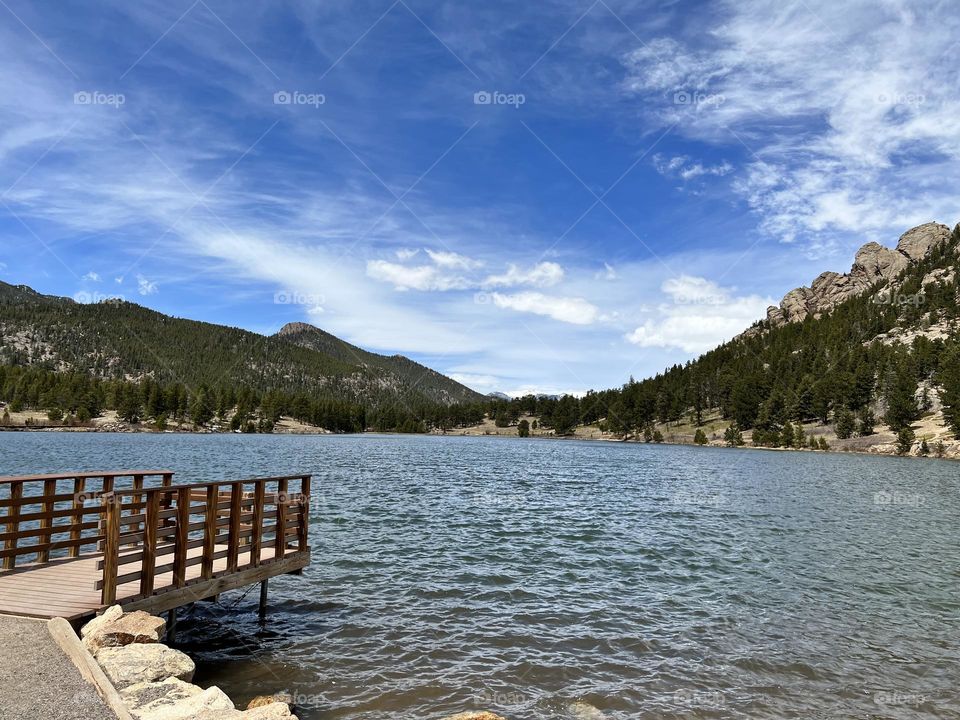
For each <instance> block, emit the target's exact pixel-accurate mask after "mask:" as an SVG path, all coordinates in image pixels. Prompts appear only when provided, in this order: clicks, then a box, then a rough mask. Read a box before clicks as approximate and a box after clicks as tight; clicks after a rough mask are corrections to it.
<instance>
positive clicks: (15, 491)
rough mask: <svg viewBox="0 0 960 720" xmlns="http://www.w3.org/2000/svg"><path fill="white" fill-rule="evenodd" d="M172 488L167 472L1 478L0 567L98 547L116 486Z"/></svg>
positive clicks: (68, 555) (102, 537)
mask: <svg viewBox="0 0 960 720" xmlns="http://www.w3.org/2000/svg"><path fill="white" fill-rule="evenodd" d="M172 484H173V472H171V471H170V470H118V471H115V472H96V473H67V474H63V475H24V476H17V477H0V511H2V514H0V527H2V528H3V532H2V533H0V547H2V548H3V549H2V550H0V559H2V561H3V569H4V570H13V569H15V568H16V567H17V565H19V564H23V563H25V562H31V563H46V562H49V561H50V560H53V559H58V558H63V557H71V558H75V557H79V556H80V554H81V553H82V552H83V551H84V548H89V549H90V550H91V551H96V550H98V549H101V548H102V543H103V541H104V534H103V508H102V502H101V499H102V498H103V497H104V496H105V495H109V493H111V492H113V491H114V490H115V489H116V488H124V487H129V488H143V487H148V486H150V485H159V486H161V487H164V486H170V485H172Z"/></svg>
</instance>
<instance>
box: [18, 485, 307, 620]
mask: <svg viewBox="0 0 960 720" xmlns="http://www.w3.org/2000/svg"><path fill="white" fill-rule="evenodd" d="M0 511H2V512H0V528H2V530H3V532H0V547H2V550H0V560H2V564H3V569H2V570H0V613H2V614H8V615H19V616H23V617H35V618H52V617H63V618H66V619H67V620H69V621H71V622H72V623H74V624H77V623H80V622H82V621H83V620H85V619H86V618H89V617H91V616H93V615H95V614H96V613H97V612H99V611H101V610H102V609H104V608H106V607H109V606H110V605H113V604H117V603H119V604H120V605H122V606H123V607H124V610H127V611H130V610H145V611H147V612H151V613H158V612H162V611H165V610H173V609H175V608H177V607H180V606H182V605H187V604H189V603H192V602H196V601H198V600H203V599H205V598H209V597H213V596H215V595H218V594H219V593H221V592H223V591H225V590H232V589H235V588H239V587H243V586H245V585H251V584H253V583H258V582H265V581H266V580H267V579H268V578H270V577H274V576H276V575H283V574H287V573H295V572H299V571H300V570H302V569H303V568H304V567H306V566H307V565H308V564H309V563H310V547H309V543H308V530H309V515H310V476H309V475H297V476H284V477H271V478H254V479H251V480H231V481H217V482H209V483H194V484H185V485H177V484H174V482H173V473H172V472H171V471H169V470H124V471H116V472H95V473H65V474H60V475H30V476H20V477H2V478H0Z"/></svg>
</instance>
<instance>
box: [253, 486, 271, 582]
mask: <svg viewBox="0 0 960 720" xmlns="http://www.w3.org/2000/svg"><path fill="white" fill-rule="evenodd" d="M266 484H267V483H266V481H264V480H257V482H256V484H255V485H254V488H253V528H252V532H253V535H252V536H251V537H250V564H251V565H252V566H253V567H257V566H258V565H259V564H260V549H261V548H262V547H263V506H264V503H265V502H266Z"/></svg>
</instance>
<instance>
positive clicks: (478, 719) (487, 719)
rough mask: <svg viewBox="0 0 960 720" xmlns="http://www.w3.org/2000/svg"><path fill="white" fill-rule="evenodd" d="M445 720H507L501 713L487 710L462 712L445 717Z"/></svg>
mask: <svg viewBox="0 0 960 720" xmlns="http://www.w3.org/2000/svg"><path fill="white" fill-rule="evenodd" d="M443 720H507V719H506V718H505V717H501V716H500V715H495V714H493V713H492V712H487V711H486V710H484V711H481V712H462V713H458V714H456V715H450V716H449V717H445V718H444V719H443Z"/></svg>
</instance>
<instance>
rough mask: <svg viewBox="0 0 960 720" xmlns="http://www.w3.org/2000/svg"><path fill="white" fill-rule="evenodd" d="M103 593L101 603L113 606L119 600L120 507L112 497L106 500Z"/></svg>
mask: <svg viewBox="0 0 960 720" xmlns="http://www.w3.org/2000/svg"><path fill="white" fill-rule="evenodd" d="M104 500H105V503H106V504H105V507H104V511H105V512H104V514H105V518H104V520H105V525H104V541H103V545H104V552H103V559H104V565H103V591H102V593H101V602H102V603H103V604H104V605H112V604H113V602H114V601H115V600H116V599H117V559H118V555H119V554H120V505H119V504H118V503H115V502H113V500H114V497H113V496H112V495H110V496H107V497H106V498H104Z"/></svg>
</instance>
